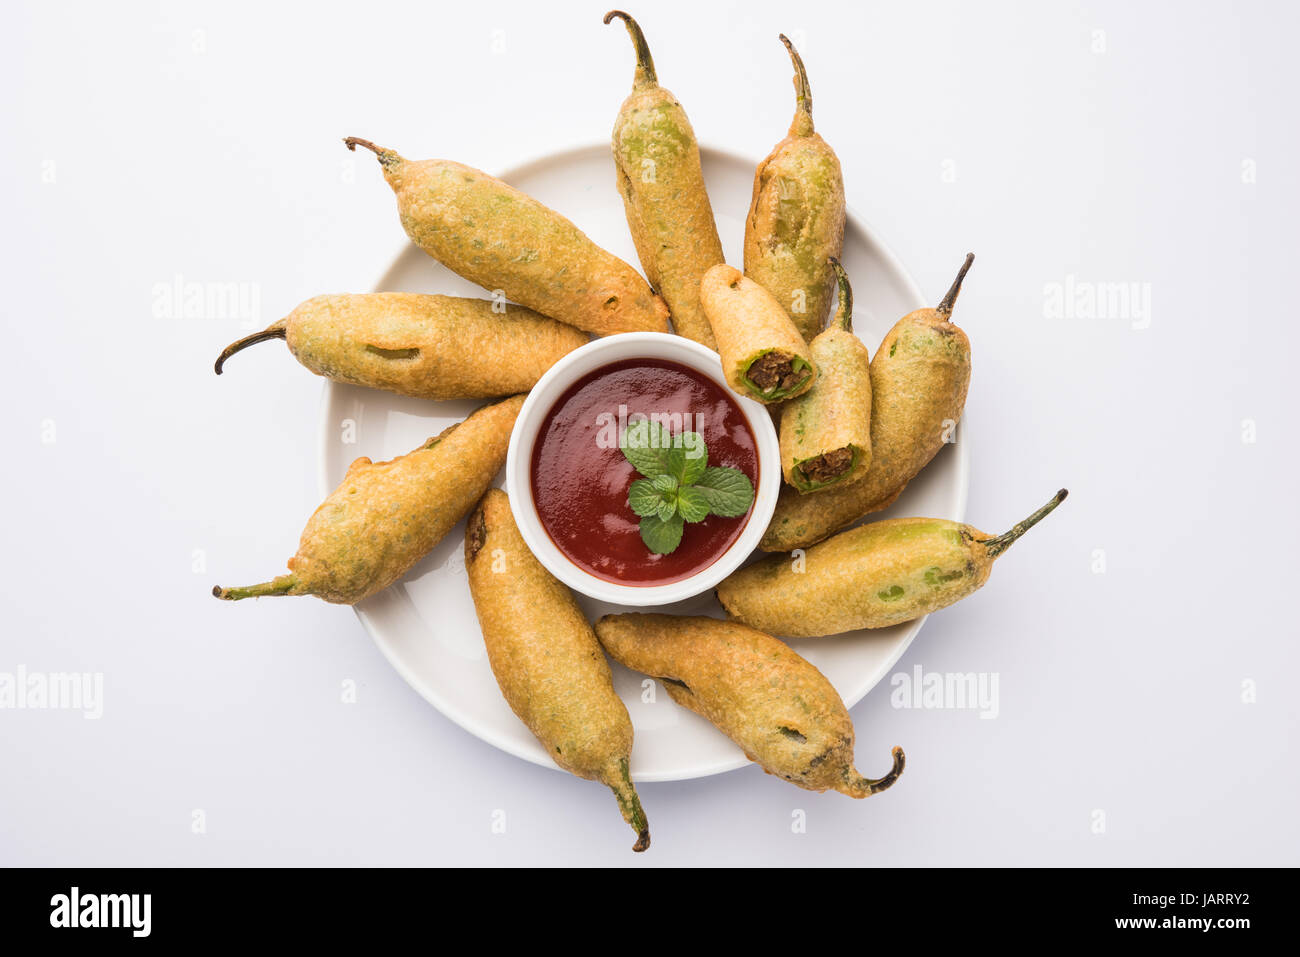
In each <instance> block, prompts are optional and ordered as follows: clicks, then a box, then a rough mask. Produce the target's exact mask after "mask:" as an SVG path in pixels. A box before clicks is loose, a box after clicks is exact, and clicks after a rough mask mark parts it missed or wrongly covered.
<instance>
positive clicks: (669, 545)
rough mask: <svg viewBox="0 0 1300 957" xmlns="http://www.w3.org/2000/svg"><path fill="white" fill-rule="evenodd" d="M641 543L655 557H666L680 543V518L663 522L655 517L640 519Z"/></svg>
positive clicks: (676, 516) (675, 516) (649, 516)
mask: <svg viewBox="0 0 1300 957" xmlns="http://www.w3.org/2000/svg"><path fill="white" fill-rule="evenodd" d="M641 541H643V542H645V543H646V547H647V548H649V549H650V551H652V552H654V553H655V554H656V555H667V554H668V553H669V552H671V551H672V550H673V549H675V548H676V547H677V546H678V545H680V544H681V543H682V517H681V516H680V515H676V514H674V515H673V517H672V519H671V520H669V521H664V520H663V519H661V518H659V517H658V516H656V515H647V516H646V517H645V518H643V519H641Z"/></svg>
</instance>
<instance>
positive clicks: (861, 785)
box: [849, 747, 907, 797]
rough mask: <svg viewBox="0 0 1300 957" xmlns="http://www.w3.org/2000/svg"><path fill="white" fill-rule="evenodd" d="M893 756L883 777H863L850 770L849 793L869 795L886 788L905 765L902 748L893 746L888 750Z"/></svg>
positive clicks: (895, 779)
mask: <svg viewBox="0 0 1300 957" xmlns="http://www.w3.org/2000/svg"><path fill="white" fill-rule="evenodd" d="M890 753H891V754H892V755H893V758H894V766H893V767H892V768H890V769H889V773H888V774H886V775H885V776H884V777H883V778H864V777H862V776H860V775H858V774H857V772H850V775H849V793H850V794H852V795H853V796H854V797H858V796H861V797H871V795H873V794H879V793H880V792H881V791H884V790H885V789H886V788H888V787H890V786H891V785H892V784H893V783H894V782H895V781H897V780H898V779H899V777H900V776H901V775H902V773H903V768H904V767H905V766H906V765H907V756H906V755H904V754H903V749H902V748H899V747H895V748H893V749H892V750H891V752H890Z"/></svg>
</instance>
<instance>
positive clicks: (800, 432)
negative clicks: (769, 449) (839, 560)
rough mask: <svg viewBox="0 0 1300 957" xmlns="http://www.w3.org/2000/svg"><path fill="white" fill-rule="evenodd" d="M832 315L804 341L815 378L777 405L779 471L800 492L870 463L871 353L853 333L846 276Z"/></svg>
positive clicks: (845, 481) (840, 273) (844, 481)
mask: <svg viewBox="0 0 1300 957" xmlns="http://www.w3.org/2000/svg"><path fill="white" fill-rule="evenodd" d="M832 264H833V266H834V268H835V272H836V275H837V277H838V278H839V284H840V304H839V308H838V309H837V310H836V314H835V318H834V319H833V320H832V321H831V324H830V325H829V326H827V327H826V329H825V330H823V331H822V332H821V333H820V334H819V335H818V336H817V338H815V339H813V341H812V342H811V343H810V344H809V349H810V350H811V352H812V357H813V362H814V364H816V366H817V383H816V384H815V385H814V386H813V387H812V388H811V389H809V390H808V391H807V392H805V393H804V394H803V395H801V396H798V397H797V398H794V399H791V400H790V401H789V402H787V403H786V405H785V406H784V407H783V408H782V409H781V426H780V432H781V474H782V475H783V476H785V480H786V482H787V483H789V484H790V485H792V486H794V487H795V488H796V489H798V490H799V491H800V492H803V493H808V492H819V491H821V490H822V489H826V488H830V487H832V486H840V487H843V486H845V485H851V484H852V483H854V482H857V481H860V480H861V479H862V478H863V477H865V476H866V474H867V469H868V468H869V467H870V465H871V355H870V353H869V352H868V351H867V347H866V345H865V344H864V343H863V342H862V340H861V339H859V338H858V337H857V336H856V335H854V334H853V330H852V317H853V298H852V292H851V290H850V289H849V283H848V277H847V276H845V275H844V270H843V269H842V268H841V267H840V264H839V261H838V260H832Z"/></svg>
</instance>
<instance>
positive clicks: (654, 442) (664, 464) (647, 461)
mask: <svg viewBox="0 0 1300 957" xmlns="http://www.w3.org/2000/svg"><path fill="white" fill-rule="evenodd" d="M618 447H619V448H620V449H621V450H622V451H623V455H624V457H625V458H626V459H627V460H628V461H629V462H631V463H632V467H633V468H634V469H636V470H637V471H638V472H640V473H641V474H642V475H644V476H645V477H646V478H654V477H655V476H658V475H667V474H668V453H669V452H670V451H671V448H670V439H669V437H668V435H667V433H665V432H664V430H663V428H662V427H661V426H660V425H659V423H658V422H651V421H650V420H649V419H642V420H641V421H639V422H634V423H632V424H631V425H629V426H628V427H627V428H626V429H625V430H624V431H623V434H622V435H621V436H620V437H619V440H618Z"/></svg>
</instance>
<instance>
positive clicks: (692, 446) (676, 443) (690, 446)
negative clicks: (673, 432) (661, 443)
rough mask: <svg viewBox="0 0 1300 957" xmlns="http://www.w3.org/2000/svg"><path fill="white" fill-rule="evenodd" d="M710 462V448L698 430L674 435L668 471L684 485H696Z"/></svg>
mask: <svg viewBox="0 0 1300 957" xmlns="http://www.w3.org/2000/svg"><path fill="white" fill-rule="evenodd" d="M708 464H709V450H708V448H707V447H706V446H705V444H704V437H703V436H702V435H700V433H698V432H683V433H682V434H681V435H678V436H674V437H673V447H672V449H671V450H670V451H669V453H668V472H669V474H671V475H675V476H676V477H677V481H678V482H680V483H681V484H682V485H694V484H695V483H696V482H697V481H699V478H700V476H701V475H703V474H704V470H705V468H707V467H708Z"/></svg>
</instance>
